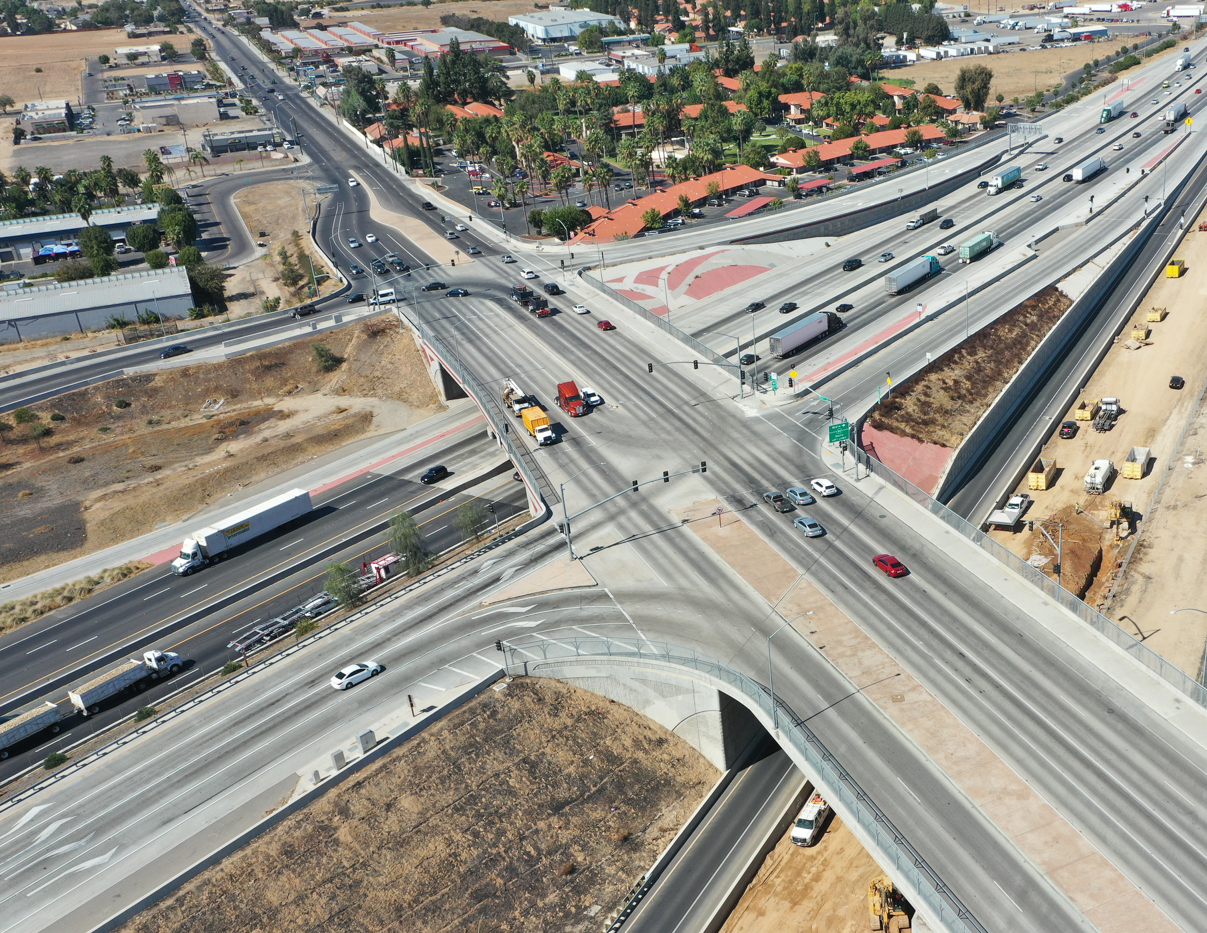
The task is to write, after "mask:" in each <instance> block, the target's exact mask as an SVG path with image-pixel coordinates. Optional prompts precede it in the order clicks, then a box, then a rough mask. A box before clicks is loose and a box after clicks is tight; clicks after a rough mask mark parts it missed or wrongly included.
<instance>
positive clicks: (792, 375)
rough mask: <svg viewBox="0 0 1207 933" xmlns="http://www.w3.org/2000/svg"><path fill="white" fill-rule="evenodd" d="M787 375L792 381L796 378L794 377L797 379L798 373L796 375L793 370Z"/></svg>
mask: <svg viewBox="0 0 1207 933" xmlns="http://www.w3.org/2000/svg"><path fill="white" fill-rule="evenodd" d="M788 375H789V376H791V377H792V378H793V379H795V378H796V377H797V376H798V375H799V374H798V373H797V371H796V370H795V369H794V370H792V371H791V372H789V373H788Z"/></svg>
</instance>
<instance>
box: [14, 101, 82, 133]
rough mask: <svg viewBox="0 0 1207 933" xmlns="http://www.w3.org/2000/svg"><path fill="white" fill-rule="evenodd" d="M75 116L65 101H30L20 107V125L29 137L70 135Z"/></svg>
mask: <svg viewBox="0 0 1207 933" xmlns="http://www.w3.org/2000/svg"><path fill="white" fill-rule="evenodd" d="M74 120H75V114H74V113H72V110H71V104H70V103H69V102H68V101H65V100H32V101H30V102H29V103H27V104H24V105H22V107H21V125H22V126H23V127H24V129H25V132H26V133H28V134H29V135H31V136H34V135H37V136H49V135H51V134H53V133H70V132H71V131H72V124H73V122H74Z"/></svg>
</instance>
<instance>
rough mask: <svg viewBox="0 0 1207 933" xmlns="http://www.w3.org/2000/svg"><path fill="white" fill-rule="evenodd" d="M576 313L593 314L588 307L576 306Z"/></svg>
mask: <svg viewBox="0 0 1207 933" xmlns="http://www.w3.org/2000/svg"><path fill="white" fill-rule="evenodd" d="M574 313H575V314H590V313H591V309H590V308H588V307H587V306H586V305H575V306H574Z"/></svg>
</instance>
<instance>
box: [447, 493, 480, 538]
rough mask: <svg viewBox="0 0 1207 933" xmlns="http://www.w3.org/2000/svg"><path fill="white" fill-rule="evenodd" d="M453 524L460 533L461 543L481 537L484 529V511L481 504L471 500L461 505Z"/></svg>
mask: <svg viewBox="0 0 1207 933" xmlns="http://www.w3.org/2000/svg"><path fill="white" fill-rule="evenodd" d="M453 524H454V525H455V526H456V528H457V531H458V532H460V533H461V540H462V541H477V540H478V539H479V538H480V537H482V530H483V529H484V528H485V527H486V510H485V509H484V508H482V504H481V503H480V502H478V500H476V499H471V500H470V501H469V502H464V503H462V504H461V506H460V507H459V508H458V509H457V514H456V515H455V516H454V517H453Z"/></svg>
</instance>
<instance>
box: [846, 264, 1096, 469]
mask: <svg viewBox="0 0 1207 933" xmlns="http://www.w3.org/2000/svg"><path fill="white" fill-rule="evenodd" d="M1071 304H1072V302H1071V301H1070V300H1069V299H1068V297H1066V296H1065V295H1064V294H1063V293H1061V292H1060V291H1058V290H1057V289H1056V288H1045V289H1044V290H1043V291H1041V292H1039V293H1038V294H1036V295H1034V296H1033V297H1031V298H1028V299H1027V300H1026V301H1024V302H1023V303H1022V304H1020V305H1017V306H1016V307H1014V308H1011V309H1010V310H1009V311H1007V312H1006V313H1005V314H1003V315H1002V316H1001V317H999V318H998V319H997V320H996V321H994V322H993V324H991V325H989V326H988V327H986V328H983V329H982V330H980V331H978V332H977V333H976V334H973V336H972V337H971V338H969V339H968V340H965V341H964V342H963V343H962V344H960V345H959V346H958V347H955V348H953V349H951V350H948V351H947V352H946V353H944V354H943V355H942V356H941V357H939V358H938V359H937V360H935V361H934V362H932V363H930V364H928V365H927V366H926V367H925V368H923V369H922V370H921V371H920V372H918V374H917V375H916V376H914V377H912V378H911V379H910V380H909V381H908V382H907V383H906V384H905V385H904V386H901V387H900V388H899V389H894V390H893V394H892V395H890V396H889V397H888V399H887V400H885V402H884V403H883V404H882V405H880V406H879V407H877V408H876V409H875V410H874V411H873V412H872V413H871V414H870V415H869V416H868V419H867V424H869V425H871V426H872V427H873V428H876V429H877V430H880V431H890V432H892V433H894V434H900V435H902V436H904V437H911V438H913V439H914V440H916V441H921V442H923V443H926V444H941V445H943V446H944V447H952V448H954V447H958V446H959V444H960V441H961V440H963V438H964V435H966V434H967V433H968V432H969V431H970V430H971V429H972V427H973V425H975V424H976V423H977V421H978V420H979V419H980V417H981V415H983V414H984V413H985V411H986V409H987V408H988V407H989V406H990V405H991V404H992V403H993V400H994V399H996V398H997V397H998V395H999V394H1000V393H1001V391H1002V389H1003V388H1005V386H1006V383H1007V382H1009V381H1010V379H1011V378H1012V377H1013V376H1014V374H1015V373H1016V372H1017V371H1018V368H1019V366H1021V365H1022V363H1023V361H1024V360H1026V359H1027V358H1028V357H1029V356H1030V355H1031V354H1032V352H1034V350H1035V348H1036V347H1037V346H1039V343H1040V341H1041V340H1043V338H1044V336H1045V335H1046V334H1047V333H1048V331H1049V330H1051V329H1052V326H1053V325H1054V324H1055V323H1056V322H1057V321H1058V320H1060V316H1061V315H1062V314H1064V312H1065V311H1066V310H1067V309H1068V308H1069V306H1070V305H1071Z"/></svg>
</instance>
